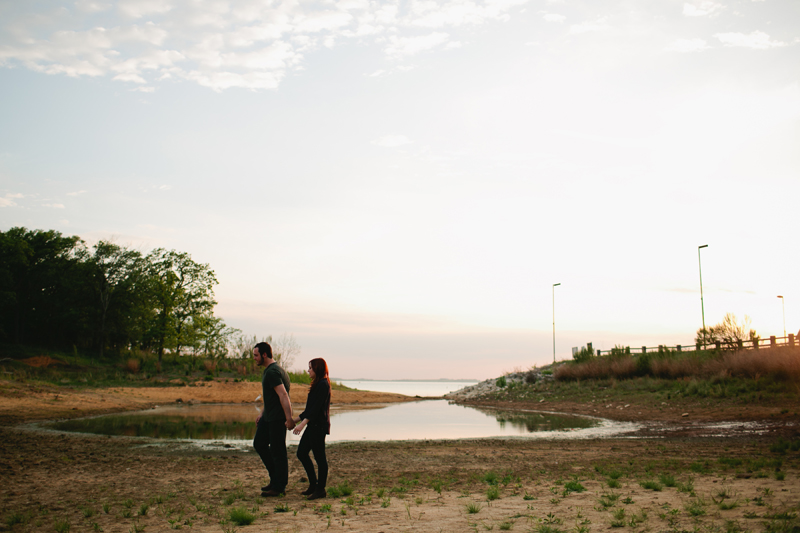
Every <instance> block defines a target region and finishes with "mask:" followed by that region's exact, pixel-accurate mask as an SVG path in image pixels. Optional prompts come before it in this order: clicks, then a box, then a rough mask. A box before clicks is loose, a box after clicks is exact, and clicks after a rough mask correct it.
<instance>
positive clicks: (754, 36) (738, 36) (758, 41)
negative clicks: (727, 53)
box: [714, 31, 786, 50]
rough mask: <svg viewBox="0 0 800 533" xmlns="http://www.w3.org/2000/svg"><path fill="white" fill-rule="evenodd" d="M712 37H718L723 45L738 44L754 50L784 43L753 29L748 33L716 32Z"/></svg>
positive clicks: (783, 44) (774, 46)
mask: <svg viewBox="0 0 800 533" xmlns="http://www.w3.org/2000/svg"><path fill="white" fill-rule="evenodd" d="M714 37H716V38H717V39H719V41H720V42H721V43H722V44H724V45H725V46H739V47H744V48H754V49H756V50H766V49H768V48H776V47H779V46H785V45H786V43H782V42H779V41H773V40H771V39H770V38H769V35H767V34H766V33H764V32H761V31H754V32H752V33H750V34H749V35H747V34H744V33H717V34H715V35H714Z"/></svg>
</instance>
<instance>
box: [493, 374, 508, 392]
mask: <svg viewBox="0 0 800 533" xmlns="http://www.w3.org/2000/svg"><path fill="white" fill-rule="evenodd" d="M494 384H495V385H497V386H498V387H500V388H501V389H502V388H503V387H505V386H506V385H507V384H508V382H507V381H506V377H505V376H500V377H499V378H497V380H496V381H495V382H494Z"/></svg>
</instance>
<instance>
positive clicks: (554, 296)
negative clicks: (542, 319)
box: [553, 283, 561, 364]
mask: <svg viewBox="0 0 800 533" xmlns="http://www.w3.org/2000/svg"><path fill="white" fill-rule="evenodd" d="M559 285H561V284H560V283H553V364H555V363H556V287H558V286H559Z"/></svg>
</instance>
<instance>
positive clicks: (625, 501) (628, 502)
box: [622, 496, 633, 505]
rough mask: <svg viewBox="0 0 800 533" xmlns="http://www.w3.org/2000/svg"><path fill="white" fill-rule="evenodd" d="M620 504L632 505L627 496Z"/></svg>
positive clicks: (631, 499) (630, 499) (631, 500)
mask: <svg viewBox="0 0 800 533" xmlns="http://www.w3.org/2000/svg"><path fill="white" fill-rule="evenodd" d="M622 503H624V504H625V505H630V504H632V503H633V498H631V497H630V496H627V497H626V498H625V499H624V500H622Z"/></svg>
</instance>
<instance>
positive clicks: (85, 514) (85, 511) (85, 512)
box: [81, 507, 94, 518]
mask: <svg viewBox="0 0 800 533" xmlns="http://www.w3.org/2000/svg"><path fill="white" fill-rule="evenodd" d="M81 512H82V513H83V517H84V518H91V517H93V516H94V509H92V508H91V507H84V508H83V509H81Z"/></svg>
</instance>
